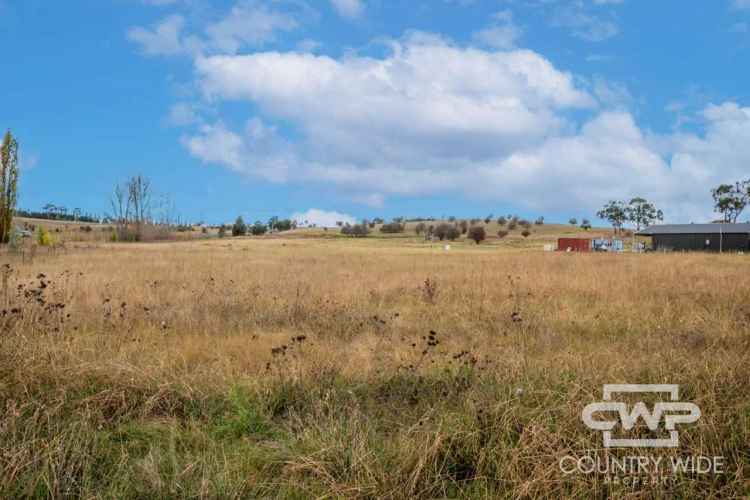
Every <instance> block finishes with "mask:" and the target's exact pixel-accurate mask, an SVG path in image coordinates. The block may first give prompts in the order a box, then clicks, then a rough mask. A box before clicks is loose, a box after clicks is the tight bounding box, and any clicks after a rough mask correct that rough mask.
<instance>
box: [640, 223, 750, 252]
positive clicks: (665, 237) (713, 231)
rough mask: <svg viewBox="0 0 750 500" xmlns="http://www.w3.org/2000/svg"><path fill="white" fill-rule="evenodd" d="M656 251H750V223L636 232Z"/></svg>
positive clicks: (695, 225)
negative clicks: (649, 241)
mask: <svg viewBox="0 0 750 500" xmlns="http://www.w3.org/2000/svg"><path fill="white" fill-rule="evenodd" d="M637 234H638V236H650V237H651V241H652V243H653V244H652V247H653V249H654V250H666V251H670V250H675V251H691V250H693V251H694V250H703V251H708V252H719V251H723V252H738V251H743V252H746V251H749V250H750V224H664V225H661V226H651V227H647V228H646V229H644V230H643V231H640V232H638V233H637Z"/></svg>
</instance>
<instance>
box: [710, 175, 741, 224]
mask: <svg viewBox="0 0 750 500" xmlns="http://www.w3.org/2000/svg"><path fill="white" fill-rule="evenodd" d="M711 196H712V197H713V199H714V211H715V212H716V213H718V214H721V216H722V221H723V222H731V223H736V222H737V219H739V217H740V215H741V214H742V212H743V211H744V210H745V208H746V207H747V205H748V203H750V180H746V181H738V182H735V183H734V184H720V185H719V186H717V187H715V188H714V189H712V190H711Z"/></svg>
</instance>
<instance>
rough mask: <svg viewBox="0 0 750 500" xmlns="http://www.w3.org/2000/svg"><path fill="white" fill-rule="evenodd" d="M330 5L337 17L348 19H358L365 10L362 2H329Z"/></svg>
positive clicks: (351, 0) (343, 0)
mask: <svg viewBox="0 0 750 500" xmlns="http://www.w3.org/2000/svg"><path fill="white" fill-rule="evenodd" d="M331 5H333V8H334V9H336V12H338V13H339V15H341V16H343V17H347V18H349V19H356V18H358V17H360V16H361V15H362V14H363V13H364V10H365V4H364V1H363V0H331Z"/></svg>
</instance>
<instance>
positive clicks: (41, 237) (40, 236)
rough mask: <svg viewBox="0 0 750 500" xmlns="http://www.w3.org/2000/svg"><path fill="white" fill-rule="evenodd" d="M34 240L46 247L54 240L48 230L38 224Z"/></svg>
mask: <svg viewBox="0 0 750 500" xmlns="http://www.w3.org/2000/svg"><path fill="white" fill-rule="evenodd" d="M36 242H37V244H38V245H39V246H43V247H48V246H51V245H52V243H54V240H53V238H52V235H51V234H50V233H49V231H47V230H46V229H44V228H43V227H42V226H39V227H38V228H37V230H36Z"/></svg>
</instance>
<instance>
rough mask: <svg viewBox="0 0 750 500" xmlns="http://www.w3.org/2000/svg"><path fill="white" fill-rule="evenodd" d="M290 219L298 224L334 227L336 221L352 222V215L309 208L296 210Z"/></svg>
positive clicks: (353, 220)
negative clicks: (302, 210) (300, 210)
mask: <svg viewBox="0 0 750 500" xmlns="http://www.w3.org/2000/svg"><path fill="white" fill-rule="evenodd" d="M292 220H295V221H297V224H298V225H300V226H316V227H336V225H337V223H338V222H342V223H344V224H347V223H348V224H354V223H355V222H356V221H355V219H354V217H352V216H351V215H347V214H342V213H339V212H326V211H325V210H319V209H317V208H311V209H310V210H308V211H307V212H298V213H295V214H294V215H292Z"/></svg>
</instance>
